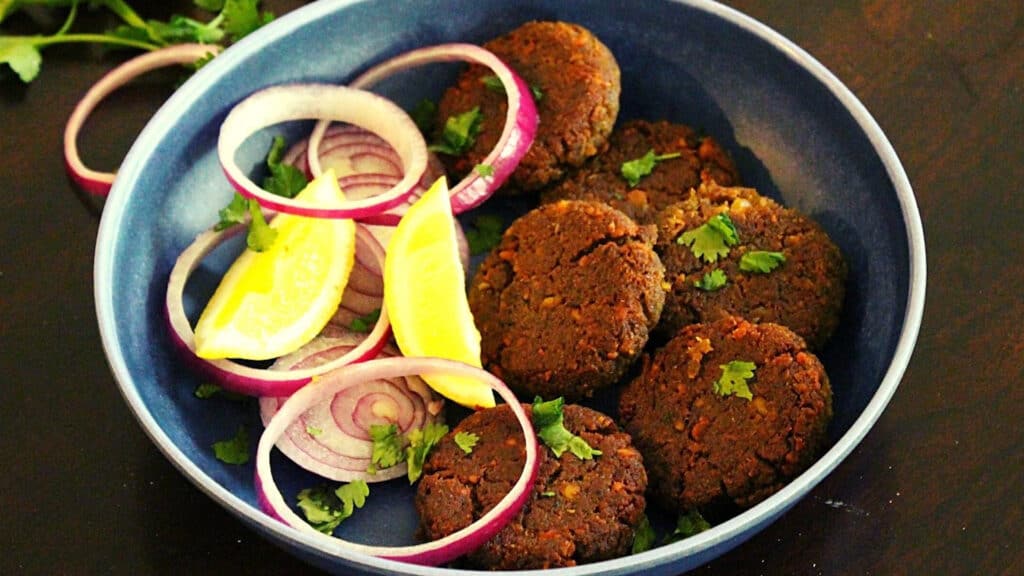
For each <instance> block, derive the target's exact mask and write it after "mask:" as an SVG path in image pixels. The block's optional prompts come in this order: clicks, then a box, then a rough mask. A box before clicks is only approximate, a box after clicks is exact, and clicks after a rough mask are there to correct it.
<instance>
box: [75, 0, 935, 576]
mask: <svg viewBox="0 0 1024 576" xmlns="http://www.w3.org/2000/svg"><path fill="white" fill-rule="evenodd" d="M361 1H363V0H328V1H324V2H316V3H312V4H307V5H305V6H302V7H300V8H298V9H296V10H294V11H292V12H289V13H287V14H285V15H284V16H282V17H280V18H278V19H276V20H275V21H274V22H272V23H270V24H269V25H267V26H265V27H264V28H263V29H261V30H260V31H259V32H258V33H257V34H254V35H251V36H249V37H246V38H244V39H242V40H241V41H240V42H239V43H238V46H240V47H241V48H238V49H236V50H232V49H228V50H225V51H224V52H223V53H222V54H221V55H220V56H218V57H217V58H216V59H215V60H214V61H213V62H211V64H210V65H208V66H205V67H203V68H202V69H201V70H200V71H199V72H198V73H197V74H196V75H195V76H194V77H193V78H192V79H190V80H189V81H187V82H185V83H184V84H183V85H182V86H181V87H180V88H178V90H176V91H175V93H174V94H173V95H172V96H171V97H170V98H169V99H168V100H167V102H166V103H164V105H163V106H162V107H161V108H160V109H159V110H158V111H157V113H156V114H155V115H154V116H153V118H152V119H151V120H150V122H149V123H147V125H146V127H145V128H144V129H143V130H142V132H141V133H140V135H139V137H138V138H137V140H136V141H135V143H134V144H133V145H132V147H131V149H130V150H129V152H128V154H127V155H126V157H125V161H124V164H123V166H122V169H121V170H120V171H119V174H118V178H117V179H116V180H115V182H114V185H113V188H112V189H111V192H110V195H109V196H108V199H107V202H106V205H105V208H104V211H103V216H102V218H101V221H100V226H99V231H98V234H97V240H96V253H95V259H94V273H93V284H94V297H95V302H96V305H95V306H96V315H97V321H98V324H99V331H100V337H101V341H102V345H103V349H104V351H105V353H106V356H107V361H108V363H109V365H110V368H111V371H112V373H113V375H114V377H115V380H116V381H117V384H118V388H119V389H120V391H121V394H122V396H123V397H124V400H125V402H126V403H127V404H128V406H129V407H130V409H131V411H132V412H133V414H134V415H135V417H136V419H137V420H138V421H139V423H140V425H141V426H142V428H143V430H144V431H145V433H146V434H147V435H148V436H149V438H150V440H151V441H152V442H153V443H154V444H155V445H156V446H157V448H158V449H159V450H160V451H161V452H162V453H163V454H164V456H165V457H166V458H167V459H168V460H169V461H170V462H171V463H172V464H173V465H174V466H175V467H176V468H178V470H179V471H180V472H181V473H182V474H183V475H184V476H185V477H186V478H188V479H189V480H190V481H191V482H192V483H193V484H194V485H196V486H197V487H198V488H199V489H200V490H201V491H203V492H204V493H206V494H207V496H209V497H210V498H212V499H214V500H216V501H217V502H218V503H220V504H221V505H222V506H224V507H225V508H227V509H228V510H229V511H231V512H232V513H234V514H235V515H236V516H238V517H239V518H240V519H242V520H244V521H246V522H248V523H249V524H250V525H251V526H254V527H257V528H259V529H261V530H263V531H265V532H266V533H269V534H272V535H274V536H275V537H277V538H279V539H280V540H281V541H288V542H291V543H293V544H295V545H297V546H299V547H300V548H302V549H304V551H305V552H306V553H308V554H311V555H313V556H316V557H320V558H340V559H341V560H343V561H345V562H348V563H351V564H353V565H357V566H359V567H360V568H361V569H368V570H374V571H378V572H380V573H405V574H418V575H428V576H451V575H456V574H487V572H480V571H474V570H461V569H450V568H441V567H425V566H417V565H412V564H406V563H401V562H396V561H392V560H384V559H380V558H376V557H373V556H367V555H365V554H362V553H359V552H354V551H350V550H347V549H344V548H337V549H334V550H331V549H328V548H327V547H325V546H324V545H322V543H321V542H319V541H318V540H316V539H313V538H311V537H310V536H308V535H306V534H303V533H301V532H299V531H297V530H294V529H292V528H290V527H288V526H286V525H285V524H283V523H281V522H279V521H277V520H275V519H273V518H271V517H270V516H268V515H267V514H264V513H263V512H261V511H260V510H258V509H256V508H254V507H252V506H251V505H250V504H249V503H248V502H246V501H244V500H242V499H241V498H240V497H238V496H237V495H235V494H234V493H232V492H230V491H229V490H227V489H226V488H224V487H223V486H221V485H220V484H219V483H217V482H216V481H215V480H214V479H213V478H212V477H210V476H209V475H208V474H206V473H205V472H203V470H202V469H200V468H199V467H198V466H197V465H196V464H195V463H193V462H192V461H191V460H190V459H189V458H188V457H187V456H185V454H184V453H183V452H182V451H181V450H180V449H179V448H178V447H177V446H176V445H175V444H174V442H172V441H171V439H170V437H169V436H168V435H167V434H166V433H165V432H164V431H163V430H162V429H161V428H160V426H159V425H158V423H157V421H156V419H155V418H154V416H153V415H152V413H151V412H150V411H149V409H148V408H147V407H146V404H145V403H144V402H143V400H142V397H141V396H140V394H139V392H138V390H137V389H136V387H135V384H134V378H133V376H132V374H131V373H130V372H129V371H128V368H127V364H126V361H125V359H124V357H123V355H122V354H121V352H120V350H121V348H122V343H121V341H120V338H119V336H118V334H117V329H116V325H115V322H114V317H115V316H116V311H115V310H114V306H113V288H112V286H111V283H109V282H105V281H104V279H105V278H110V277H111V276H112V275H113V262H114V259H115V254H114V250H113V247H114V245H115V240H116V237H117V227H118V225H119V224H120V220H121V217H122V216H123V213H124V209H125V206H126V204H127V200H128V191H129V189H130V188H131V183H132V182H134V181H135V180H136V178H137V177H138V175H139V172H140V171H141V169H142V166H143V163H142V162H141V161H138V160H137V159H139V160H141V159H142V158H143V157H144V156H145V155H146V154H147V152H148V151H150V150H152V148H153V147H154V146H155V145H156V144H157V142H159V140H160V137H161V134H162V132H161V130H160V129H159V126H160V125H161V123H162V122H161V121H162V120H163V119H164V118H174V117H176V116H178V115H180V114H181V113H182V112H183V111H184V109H185V108H187V107H188V106H189V105H190V104H191V103H192V102H193V101H194V100H195V98H196V96H197V95H198V93H199V92H200V88H201V87H202V86H204V85H205V84H204V82H208V81H210V80H212V78H213V77H214V75H215V74H217V73H219V72H220V71H222V70H224V71H227V70H229V69H231V68H232V67H234V66H237V65H238V64H239V63H240V62H241V61H242V60H243V59H244V58H246V57H247V56H248V55H250V54H251V51H249V52H247V51H245V50H244V48H246V47H250V46H257V45H259V44H263V45H266V44H269V43H271V42H273V41H276V40H279V39H281V38H283V37H284V36H287V35H289V34H291V33H292V32H294V31H295V30H297V29H299V28H300V27H302V26H304V25H307V24H309V23H311V22H313V21H315V20H317V19H319V18H322V17H324V16H326V15H328V14H331V13H334V12H335V11H337V10H340V9H342V8H343V7H345V6H348V5H354V4H358V3H360V2H361ZM664 1H665V2H666V3H671V4H680V5H683V6H687V7H690V8H693V9H697V10H700V11H703V12H705V13H707V14H709V15H711V16H714V17H717V18H720V19H722V20H724V21H726V23H728V24H732V25H734V26H737V27H739V28H740V29H742V30H743V31H745V32H747V33H750V34H752V35H754V36H756V37H758V38H759V39H760V40H762V41H764V42H765V43H766V44H767V45H769V46H771V47H772V48H774V49H775V50H777V51H779V52H781V53H783V54H784V55H785V57H786V58H788V59H789V60H790V61H791V62H792V63H793V64H795V65H796V66H799V67H800V68H803V69H804V70H805V71H806V72H808V73H809V74H811V75H812V76H813V77H814V78H816V79H817V80H818V81H819V82H820V83H821V84H822V85H823V86H824V87H825V88H826V89H827V90H828V91H829V93H830V94H831V95H832V96H833V97H834V98H836V99H837V100H838V101H839V102H840V103H841V104H842V105H843V106H844V108H845V109H846V110H847V111H848V113H849V114H850V115H851V116H852V118H853V120H854V121H855V122H856V123H857V125H858V127H859V128H860V129H861V130H862V131H863V133H864V134H865V135H866V136H867V138H868V140H869V141H870V142H871V145H872V147H873V148H874V150H875V151H876V152H877V154H878V156H879V159H880V160H881V162H882V164H883V166H884V168H885V171H886V174H887V176H888V178H889V179H890V181H891V183H892V185H893V187H894V189H895V191H896V194H897V200H898V203H899V207H900V210H901V212H902V216H903V224H904V226H905V228H906V239H907V247H908V258H909V278H908V286H907V300H906V308H905V311H904V317H903V325H902V329H901V331H900V336H899V339H898V341H897V345H896V347H895V349H894V352H893V356H892V361H891V362H890V364H889V366H888V368H887V370H886V372H885V374H884V376H883V378H882V380H881V382H880V384H879V387H878V390H877V391H876V392H875V393H874V394H873V395H872V397H871V400H870V401H869V402H868V404H867V405H866V406H865V408H864V410H863V411H862V412H861V414H860V415H859V416H858V417H857V418H856V419H855V420H854V421H853V423H852V424H851V426H850V428H849V430H847V431H846V433H844V434H843V435H842V436H841V437H839V438H838V439H837V441H836V442H835V444H834V445H833V446H832V447H831V448H830V449H829V450H827V451H826V452H825V453H823V454H822V455H821V456H820V457H819V458H818V460H817V461H815V463H814V464H812V465H811V466H810V467H809V468H808V469H807V470H806V471H804V472H803V473H802V474H800V475H799V476H798V477H796V478H795V479H793V480H792V481H791V482H789V483H788V484H787V485H786V486H785V487H783V488H782V489H781V490H780V491H778V492H776V493H775V494H773V495H772V496H770V497H769V498H767V499H765V500H764V501H762V502H760V503H759V504H757V505H755V506H754V507H752V508H750V509H748V510H746V511H744V512H742V513H740V514H738V515H736V516H735V517H733V518H731V519H729V520H727V521H725V522H723V523H721V524H718V525H716V526H714V527H713V528H712V529H710V530H707V531H705V532H702V533H700V534H697V535H696V536H692V537H690V538H687V539H685V540H681V541H679V542H675V543H672V544H668V545H665V546H659V547H656V548H653V549H651V550H648V551H646V552H642V553H639V554H634V555H630V556H624V557H621V558H616V559H611V560H605V561H602V562H597V563H593V564H584V565H580V566H575V567H572V568H556V569H550V570H545V571H544V573H545V574H548V573H551V574H560V573H563V574H570V573H571V574H573V575H591V574H625V573H632V572H642V571H645V570H650V569H656V568H658V567H660V566H663V565H665V564H669V563H671V562H673V561H674V560H679V559H681V558H684V557H687V556H695V555H699V554H701V553H703V552H705V551H708V550H711V549H712V548H714V547H716V546H718V545H720V544H723V543H725V542H728V541H732V542H733V543H734V544H735V545H738V544H739V543H740V542H741V541H742V540H743V539H745V538H746V537H749V536H751V535H752V534H750V533H748V531H749V529H750V528H751V527H753V526H757V525H759V524H762V523H766V522H769V521H772V520H774V519H775V518H777V517H778V516H780V515H781V514H782V513H784V512H785V511H786V510H787V509H788V508H789V507H790V506H792V505H793V504H795V503H796V502H797V501H798V500H799V499H801V498H802V497H803V496H805V495H806V494H807V493H808V492H809V491H810V490H811V489H812V488H814V486H816V485H817V484H818V483H819V482H820V481H821V480H822V479H824V478H825V476H827V475H828V474H829V473H830V472H831V471H832V470H833V469H834V468H835V467H836V466H838V464H839V463H840V462H842V461H843V460H844V459H845V458H846V456H847V455H849V453H850V452H852V451H853V449H854V448H855V447H856V446H857V445H858V444H859V443H860V442H861V440H862V439H863V438H864V437H865V436H866V435H867V433H868V431H869V430H870V429H871V428H872V426H873V425H874V423H875V422H876V421H877V420H878V418H879V417H880V416H881V414H882V412H883V411H884V409H885V407H886V406H887V405H888V403H889V401H890V399H891V398H892V396H893V394H894V393H895V391H896V388H897V387H898V385H899V383H900V381H901V379H902V377H903V374H904V372H905V371H906V368H907V366H908V364H909V362H910V357H911V355H912V353H913V349H914V346H915V344H916V341H917V337H918V333H919V331H920V326H921V320H922V317H923V312H924V301H925V285H926V276H927V272H926V256H925V241H924V230H923V226H922V223H921V217H920V213H919V211H918V207H917V203H916V200H915V197H914V193H913V190H912V188H911V185H910V181H909V179H908V177H907V174H906V172H905V171H904V168H903V166H902V164H901V162H900V160H899V158H898V156H897V154H896V151H895V150H894V149H893V147H892V144H891V143H890V142H889V140H888V138H887V137H886V136H885V134H884V133H883V131H882V129H881V127H880V126H879V125H878V123H877V122H876V121H875V119H874V118H873V117H872V115H871V114H870V112H869V111H868V110H867V108H866V107H865V106H864V105H863V104H862V103H861V102H860V100H859V99H858V98H857V97H856V96H855V95H854V94H853V93H852V92H851V91H850V89H849V88H847V87H846V86H845V85H844V84H843V83H842V82H841V81H840V80H839V79H838V78H837V77H836V76H835V75H834V74H833V73H832V72H830V71H829V70H828V69H827V68H826V67H825V66H824V65H822V64H821V63H820V62H819V61H818V60H817V59H815V58H814V57H813V56H811V55H810V54H809V53H808V52H806V51H805V50H804V49H802V48H800V47H799V46H797V45H796V44H794V43H793V42H792V41H790V40H788V39H787V38H786V37H784V36H783V35H782V34H780V33H778V32H777V31H775V30H774V29H772V28H770V27H769V26H767V25H766V24H764V23H761V22H760V21H758V20H755V19H754V18H752V17H750V16H747V15H745V14H743V13H742V12H739V11H738V10H736V9H733V8H731V7H728V6H724V5H721V4H718V3H716V2H713V1H712V0H664ZM507 573H509V574H538V573H539V572H538V571H535V570H529V571H511V572H507Z"/></svg>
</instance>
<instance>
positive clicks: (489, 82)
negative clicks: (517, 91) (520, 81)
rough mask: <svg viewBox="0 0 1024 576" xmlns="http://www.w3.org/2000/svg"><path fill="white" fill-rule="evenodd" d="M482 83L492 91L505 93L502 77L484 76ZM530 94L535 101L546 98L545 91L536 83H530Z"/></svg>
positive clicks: (481, 79)
mask: <svg viewBox="0 0 1024 576" xmlns="http://www.w3.org/2000/svg"><path fill="white" fill-rule="evenodd" d="M480 83H481V84H483V85H484V87H485V88H487V89H488V90H490V91H491V92H497V93H498V94H504V93H505V85H504V84H502V83H501V78H498V77H497V76H495V75H494V74H490V75H488V76H484V77H482V78H480ZM530 95H531V96H533V100H534V101H535V102H540V101H541V99H542V98H544V92H543V91H542V90H541V89H540V87H539V86H537V85H536V84H530Z"/></svg>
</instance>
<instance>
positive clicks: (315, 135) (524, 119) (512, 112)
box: [307, 44, 538, 214]
mask: <svg viewBox="0 0 1024 576" xmlns="http://www.w3.org/2000/svg"><path fill="white" fill-rule="evenodd" d="M452 61H466V62H472V63H475V64H482V65H484V66H486V67H488V68H490V69H491V71H493V72H494V74H495V75H496V76H497V77H498V79H499V80H501V83H502V85H503V86H504V87H505V94H507V95H508V112H507V113H506V115H505V127H504V129H503V130H502V132H501V136H500V137H499V138H498V142H497V144H495V146H494V149H493V150H491V152H490V154H488V155H487V157H486V158H484V161H483V162H482V164H487V165H489V166H491V168H493V172H492V173H491V174H490V175H488V176H482V175H480V174H478V173H477V171H476V170H473V171H471V172H470V173H469V174H468V175H466V177H465V178H463V179H462V181H460V182H459V183H458V184H456V185H455V186H453V187H452V188H451V191H450V194H451V198H452V212H453V213H455V214H461V213H462V212H465V211H466V210H469V209H471V208H475V207H476V206H479V205H480V204H481V203H482V202H483V201H484V200H487V198H489V197H490V196H491V194H493V193H494V191H495V190H497V189H498V188H499V187H501V185H502V184H504V183H505V181H506V180H508V177H509V176H510V175H511V174H512V172H514V171H515V169H516V167H517V166H518V165H519V161H520V160H521V159H522V157H523V156H524V155H525V154H526V151H527V150H529V148H530V146H531V145H532V144H533V140H534V137H535V136H536V135H537V122H538V117H537V106H536V103H535V102H534V101H533V95H532V93H531V92H530V88H529V86H527V84H526V82H524V81H523V79H522V78H520V77H519V75H518V74H516V73H515V72H514V71H513V70H512V69H511V68H509V67H508V65H507V64H505V63H504V62H502V61H501V59H499V58H498V57H497V56H495V55H494V54H493V53H492V52H490V51H489V50H487V49H485V48H482V47H480V46H476V45H474V44H439V45H436V46H429V47H426V48H419V49H416V50H412V51H410V52H406V53H405V54H401V55H399V56H396V57H395V58H392V59H390V60H387V61H385V62H383V63H381V64H378V65H376V66H374V67H372V68H370V69H369V70H367V71H366V72H363V73H362V74H360V75H359V76H358V77H357V78H356V79H355V80H353V81H352V82H351V83H350V84H349V85H350V86H351V87H353V88H360V89H365V88H369V87H370V86H373V85H374V84H376V83H377V82H379V81H380V80H383V79H384V78H387V77H388V76H391V75H392V74H395V73H396V72H401V71H403V70H407V69H409V68H415V67H417V66H421V65H423V64H432V63H437V62H452ZM329 123H330V122H329V121H328V120H321V121H320V122H317V124H316V126H315V127H314V128H313V132H312V134H310V137H309V146H308V148H307V157H308V158H307V162H308V163H309V165H310V166H311V167H313V166H315V165H316V162H317V159H316V154H315V153H313V151H315V150H319V146H320V140H321V139H322V138H323V136H324V133H325V132H326V130H327V126H328V124H329Z"/></svg>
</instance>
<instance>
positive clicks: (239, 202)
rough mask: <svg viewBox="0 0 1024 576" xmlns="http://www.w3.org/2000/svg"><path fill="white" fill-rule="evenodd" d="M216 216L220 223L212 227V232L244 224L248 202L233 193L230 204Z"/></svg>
mask: <svg viewBox="0 0 1024 576" xmlns="http://www.w3.org/2000/svg"><path fill="white" fill-rule="evenodd" d="M217 215H218V216H219V217H220V221H219V222H217V224H216V225H214V227H213V229H214V230H225V229H227V228H231V227H232V226H234V225H235V224H241V223H243V222H245V217H246V216H248V215H249V200H247V199H246V197H245V196H242V195H241V194H239V193H238V192H235V195H234V196H232V197H231V202H229V203H228V205H227V206H225V207H223V208H221V209H220V212H218V213H217Z"/></svg>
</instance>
